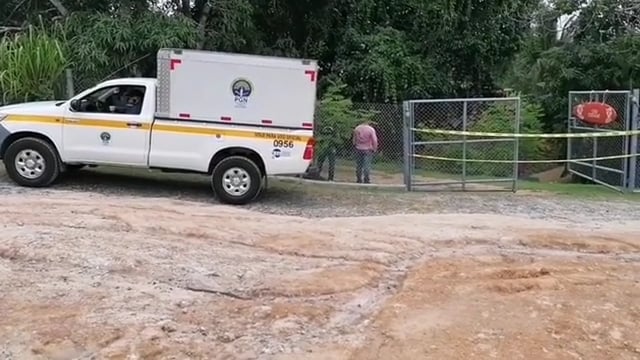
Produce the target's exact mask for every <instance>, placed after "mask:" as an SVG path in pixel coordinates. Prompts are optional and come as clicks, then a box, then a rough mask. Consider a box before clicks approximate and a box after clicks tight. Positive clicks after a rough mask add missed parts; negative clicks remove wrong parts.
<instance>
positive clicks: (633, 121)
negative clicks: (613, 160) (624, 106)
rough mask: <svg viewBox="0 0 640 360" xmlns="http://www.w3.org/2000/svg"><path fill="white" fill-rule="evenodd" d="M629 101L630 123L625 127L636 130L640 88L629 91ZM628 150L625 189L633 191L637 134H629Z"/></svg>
mask: <svg viewBox="0 0 640 360" xmlns="http://www.w3.org/2000/svg"><path fill="white" fill-rule="evenodd" d="M630 102H631V116H630V118H629V122H630V124H629V125H627V126H626V127H627V130H631V131H636V130H638V121H640V114H639V111H638V110H639V109H638V107H639V106H640V89H635V90H633V92H632V93H631V99H630ZM628 151H629V155H630V157H629V161H628V166H627V170H628V171H629V174H628V178H627V190H628V191H634V190H636V186H637V181H636V176H637V173H636V172H637V164H638V157H637V156H636V155H637V154H638V134H632V135H631V136H630V141H629V147H628Z"/></svg>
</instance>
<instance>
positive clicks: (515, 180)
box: [511, 96, 522, 192]
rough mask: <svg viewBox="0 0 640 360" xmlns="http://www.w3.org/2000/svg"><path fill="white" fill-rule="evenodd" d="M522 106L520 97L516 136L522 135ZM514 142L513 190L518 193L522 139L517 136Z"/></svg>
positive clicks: (516, 117) (517, 104) (515, 127)
mask: <svg viewBox="0 0 640 360" xmlns="http://www.w3.org/2000/svg"><path fill="white" fill-rule="evenodd" d="M520 106H522V103H521V102H520V97H519V96H518V98H517V99H516V109H515V110H516V113H515V119H514V124H513V133H514V134H519V133H520V121H521V119H520V117H521V116H522V114H521V112H520ZM513 140H514V141H513V187H512V189H511V190H512V191H513V192H516V191H517V190H518V176H519V175H520V174H519V171H518V170H519V168H520V163H518V161H520V138H519V137H517V136H515V137H514V138H513Z"/></svg>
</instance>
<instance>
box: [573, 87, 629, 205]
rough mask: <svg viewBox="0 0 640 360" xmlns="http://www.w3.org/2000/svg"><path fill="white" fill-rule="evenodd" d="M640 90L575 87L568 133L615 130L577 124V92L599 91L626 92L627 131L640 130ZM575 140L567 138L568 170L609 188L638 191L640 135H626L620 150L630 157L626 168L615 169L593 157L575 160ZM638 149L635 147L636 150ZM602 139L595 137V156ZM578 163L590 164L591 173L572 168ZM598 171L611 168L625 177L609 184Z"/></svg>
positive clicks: (621, 190) (617, 93)
mask: <svg viewBox="0 0 640 360" xmlns="http://www.w3.org/2000/svg"><path fill="white" fill-rule="evenodd" d="M638 93H639V90H638V89H633V90H572V91H569V93H568V104H567V105H568V106H567V107H568V114H567V133H576V132H575V131H573V130H580V129H584V130H585V131H590V132H606V131H611V129H606V128H598V127H579V126H576V121H577V120H576V118H575V116H574V115H573V107H574V106H575V105H577V104H574V103H573V102H572V96H573V95H591V94H597V95H599V96H604V95H606V94H612V95H626V103H625V112H624V119H622V120H623V129H622V130H623V131H633V130H638V107H637V99H638ZM571 143H572V139H571V138H567V171H568V172H569V173H570V174H572V175H575V176H578V177H581V178H584V179H587V180H589V181H593V182H594V183H596V184H599V185H602V186H604V187H607V188H609V189H612V190H614V191H618V192H629V191H636V190H635V187H636V186H635V183H636V181H635V177H636V163H637V156H636V154H637V144H638V136H637V134H633V135H625V136H622V149H621V151H620V155H625V156H628V157H627V158H621V159H622V163H623V165H622V169H620V170H619V169H614V168H610V167H606V166H602V165H598V164H597V162H598V161H597V160H593V161H590V162H581V161H572V154H571V150H572V146H571ZM633 149H635V150H633ZM597 151H598V142H597V138H594V143H593V151H592V157H598V154H597ZM572 164H576V165H580V166H584V167H587V168H588V169H590V170H591V176H588V175H587V174H585V173H581V172H579V171H577V170H575V169H571V165H572ZM597 170H602V171H608V172H611V173H618V174H620V177H621V184H620V185H619V186H615V185H612V184H609V183H607V182H605V181H602V180H599V179H598V177H597V172H596V171H597Z"/></svg>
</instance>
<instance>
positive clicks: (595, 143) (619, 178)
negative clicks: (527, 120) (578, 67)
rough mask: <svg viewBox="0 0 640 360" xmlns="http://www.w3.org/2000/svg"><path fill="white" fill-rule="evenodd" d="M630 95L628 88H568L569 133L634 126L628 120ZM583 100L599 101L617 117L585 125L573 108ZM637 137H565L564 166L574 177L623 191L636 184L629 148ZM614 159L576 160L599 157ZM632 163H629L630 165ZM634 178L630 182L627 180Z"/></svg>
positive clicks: (632, 148) (631, 128) (630, 110)
mask: <svg viewBox="0 0 640 360" xmlns="http://www.w3.org/2000/svg"><path fill="white" fill-rule="evenodd" d="M632 100H633V94H632V92H631V91H626V90H618V91H571V92H569V121H568V132H569V133H595V132H605V131H612V130H615V131H628V130H634V129H637V123H635V122H633V121H631V119H632V118H633V116H632V111H633V110H632V104H633V101H632ZM585 102H601V103H606V104H608V105H610V106H611V107H613V108H614V109H615V110H616V112H617V114H618V117H617V119H616V120H615V121H614V122H612V123H611V124H608V125H605V126H596V125H591V124H587V123H585V122H583V121H581V120H580V119H578V118H576V117H575V116H574V114H573V109H574V108H575V107H576V106H577V105H579V104H581V103H585ZM636 138H637V136H611V137H585V138H568V140H567V159H568V166H567V169H568V171H569V172H570V173H571V174H574V175H575V176H578V177H581V178H584V179H587V180H590V181H592V182H594V183H597V184H600V185H603V186H606V187H609V188H612V189H615V190H618V191H624V190H625V189H629V188H631V187H635V186H636V184H635V183H636V181H635V172H636V171H635V169H636V164H635V163H636V162H635V157H633V158H631V157H630V156H629V154H631V152H630V151H633V153H635V152H636V151H637V145H632V142H635V143H636V144H637V141H636V140H635V139H636ZM615 156H618V158H616V159H602V160H580V159H593V158H602V157H615ZM631 163H633V165H632V166H630V164H631ZM630 179H634V180H633V181H629V180H630Z"/></svg>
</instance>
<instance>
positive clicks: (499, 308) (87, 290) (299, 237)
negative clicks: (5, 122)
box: [0, 187, 640, 360]
mask: <svg viewBox="0 0 640 360" xmlns="http://www.w3.org/2000/svg"><path fill="white" fill-rule="evenodd" d="M6 189H9V187H6ZM198 191H199V190H198ZM414 200H415V199H414ZM269 201H271V203H273V201H272V200H268V203H269ZM361 201H364V200H361ZM512 201H519V202H526V201H528V198H527V197H520V198H515V200H512ZM406 202H408V200H406ZM287 204H288V203H287V202H286V201H285V202H282V203H281V205H280V206H281V207H282V213H287V210H286V209H285V207H286V206H288V205H287ZM372 204H373V203H367V204H365V205H364V206H372ZM274 206H275V205H274ZM316 206H317V203H316ZM602 206H606V203H604V204H603V205H602ZM327 207H330V205H327ZM558 208H560V205H558ZM531 211H536V209H535V207H532V208H531ZM558 211H560V210H558ZM272 212H273V213H275V214H265V213H264V212H260V211H256V210H252V209H248V208H238V207H227V206H221V205H216V204H212V203H205V202H196V201H185V200H176V199H175V198H171V197H156V198H154V197H151V196H144V197H143V196H135V195H124V194H120V195H116V194H108V193H107V194H104V193H99V192H79V191H66V190H51V191H45V192H42V191H6V192H5V193H4V194H3V195H2V197H1V201H0V213H1V215H0V227H1V228H2V230H1V231H0V314H1V315H2V316H0V358H1V359H89V358H98V359H187V358H188V359H292V360H293V359H296V360H297V359H312V360H315V359H332V360H333V359H335V360H341V359H344V360H347V359H349V360H360V359H362V360H365V359H366V360H370V359H381V360H382V359H384V360H390V359H411V360H413V359H469V358H473V359H491V358H496V359H640V331H638V324H640V301H639V300H638V299H640V237H639V235H640V222H638V221H633V220H626V221H625V220H617V221H616V220H609V221H604V220H602V221H591V220H590V217H589V216H588V214H586V215H584V216H583V217H582V218H583V221H578V220H572V221H568V220H564V219H562V218H561V217H551V216H548V217H546V218H544V217H542V216H540V218H539V219H536V220H534V219H530V218H529V217H526V216H522V215H521V216H515V215H489V214H478V213H475V214H460V213H451V214H396V215H384V216H360V217H333V218H330V217H316V218H308V217H302V216H284V215H279V214H277V211H275V210H273V211H272Z"/></svg>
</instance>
